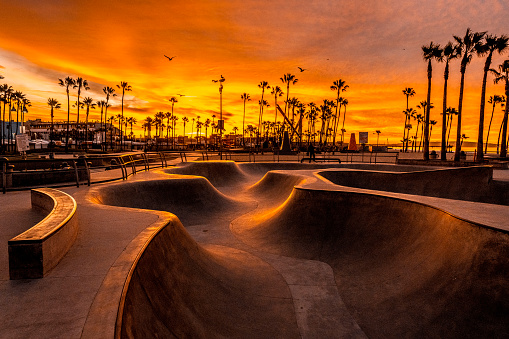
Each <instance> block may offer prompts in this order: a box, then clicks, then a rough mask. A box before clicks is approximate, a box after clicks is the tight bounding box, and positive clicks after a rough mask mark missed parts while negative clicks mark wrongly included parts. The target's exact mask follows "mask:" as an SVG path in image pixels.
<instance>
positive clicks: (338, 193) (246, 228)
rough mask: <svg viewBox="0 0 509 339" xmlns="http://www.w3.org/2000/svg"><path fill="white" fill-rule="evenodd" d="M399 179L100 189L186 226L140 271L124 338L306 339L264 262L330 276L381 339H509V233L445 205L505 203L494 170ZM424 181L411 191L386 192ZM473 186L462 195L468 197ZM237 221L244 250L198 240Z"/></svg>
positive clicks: (201, 174) (293, 172) (201, 176)
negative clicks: (294, 261)
mask: <svg viewBox="0 0 509 339" xmlns="http://www.w3.org/2000/svg"><path fill="white" fill-rule="evenodd" d="M391 167H392V166H387V167H384V168H381V167H373V166H371V167H370V166H369V165H364V166H359V165H355V166H354V165H352V166H348V165H339V166H337V165H336V166H319V165H313V166H306V164H303V165H302V166H300V165H296V164H235V163H231V162H220V163H188V164H185V165H183V166H180V167H176V168H174V169H170V170H167V171H165V172H166V173H165V175H167V176H168V177H167V178H166V179H157V180H147V181H134V182H125V183H120V184H109V185H105V186H103V187H102V188H100V189H98V190H96V192H95V193H94V196H93V198H92V200H94V201H95V202H97V203H102V204H106V205H116V206H123V207H129V208H143V209H158V210H163V211H167V212H170V213H174V214H175V215H176V217H175V216H173V215H172V216H171V217H169V219H168V222H167V223H166V224H165V225H164V226H163V227H161V228H159V229H157V230H155V231H154V234H153V236H152V237H151V238H150V240H149V241H147V243H146V244H145V245H144V246H143V248H142V249H141V250H140V253H139V254H138V255H137V257H136V260H135V261H134V263H133V266H132V269H131V271H130V273H129V276H128V277H127V278H126V283H125V286H124V292H123V294H122V299H121V300H120V301H119V304H120V307H119V310H118V317H117V327H116V336H117V337H147V336H150V337H154V336H157V337H201V338H205V337H207V338H217V337H237V338H241V337H242V338H246V337H250V338H253V337H256V338H269V337H270V338H276V337H277V338H283V337H284V338H300V337H301V334H300V333H299V327H298V326H297V320H296V316H295V306H294V301H293V299H292V293H291V291H290V290H289V288H288V286H287V284H286V282H285V279H284V278H283V277H282V276H281V274H280V273H279V272H278V271H277V270H276V269H274V268H273V267H272V266H271V265H270V264H268V263H267V262H265V261H264V260H262V259H261V258H260V256H258V255H257V253H259V252H263V253H270V254H273V255H278V256H285V257H293V258H302V259H306V260H316V261H321V262H324V263H326V264H328V265H329V266H330V267H331V269H332V271H333V274H334V279H335V283H336V286H337V289H338V291H339V294H340V296H341V298H342V300H343V302H344V304H345V305H346V307H347V309H348V311H349V313H350V314H351V316H352V317H353V319H354V320H355V322H356V323H357V324H358V326H359V327H360V329H362V332H363V333H364V334H365V335H366V336H367V337H373V338H387V337H390V338H396V337H447V338H460V337H461V338H464V337H472V338H474V337H475V338H478V337H493V338H497V337H500V338H503V337H508V336H509V321H508V320H509V317H508V315H509V273H508V272H509V234H508V231H507V228H506V229H498V228H495V227H491V226H489V225H484V224H481V223H476V222H473V221H469V220H467V219H466V218H463V217H462V216H461V215H459V216H456V215H453V214H451V213H449V212H446V211H445V210H443V209H441V208H440V207H437V206H439V205H440V203H441V202H443V201H446V200H448V199H459V198H461V197H466V199H463V200H470V201H498V202H499V203H500V202H503V201H504V199H505V198H503V197H502V198H501V197H494V196H493V194H494V193H493V192H497V190H494V189H493V188H491V187H490V185H492V184H493V183H492V181H493V180H492V176H491V173H492V172H490V171H491V169H486V168H473V169H471V170H470V171H469V170H468V169H461V170H460V171H455V172H454V171H452V170H444V169H436V170H429V171H422V168H415V171H414V172H412V168H406V169H405V170H404V171H402V170H401V167H399V169H396V168H394V167H392V168H391ZM320 168H322V169H323V168H327V169H325V170H322V169H320ZM393 172H399V173H397V174H395V173H393ZM424 172H425V173H424ZM170 173H174V174H170ZM175 173H176V174H175ZM398 174H399V175H403V176H406V177H405V178H403V179H402V180H404V181H405V185H402V184H401V183H398V180H400V179H398V177H395V175H398ZM205 176H208V177H210V179H209V178H206V177H205ZM355 178H357V179H359V180H358V181H357V182H355ZM399 178H401V176H400V177H399ZM471 178H478V180H477V181H475V182H473V181H472V180H471ZM208 179H209V180H208ZM451 180H456V181H455V182H453V183H451ZM391 182H393V186H392V187H391V185H390V183H391ZM412 182H414V183H416V185H414V190H413V191H411V192H400V193H401V194H394V193H391V194H386V192H398V191H401V190H403V189H404V187H406V186H407V184H411V183H412ZM423 182H424V183H423ZM426 182H428V185H434V186H433V187H434V189H432V190H429V186H428V185H426ZM465 182H466V183H468V184H467V185H471V186H470V188H469V193H467V194H461V192H462V191H461V190H457V188H456V187H455V185H456V184H458V183H463V185H465V184H464V183H465ZM212 183H215V185H218V188H220V190H221V191H220V190H218V189H217V188H216V187H214V185H213V184H212ZM377 185H378V186H377ZM398 185H399V186H398ZM384 191H385V192H384ZM437 191H440V192H438V193H437ZM222 192H228V193H222ZM430 192H431V193H430ZM403 193H405V194H403ZM406 194H412V198H410V197H409V196H407V195H406ZM421 194H422V195H428V196H434V197H436V198H434V199H435V200H434V204H433V205H430V204H427V203H423V202H420V201H419V195H421ZM246 197H251V198H252V199H255V200H256V201H258V203H259V204H258V205H256V204H255V205H254V206H255V207H253V204H252V203H250V202H248V201H247V200H246V201H244V199H247V198H246ZM444 198H446V199H444ZM261 202H263V203H261ZM256 206H258V207H256ZM497 208H500V209H504V208H507V207H506V206H503V204H501V205H499V206H498V207H497ZM211 211H214V212H211ZM228 213H230V214H231V215H232V217H231V218H230V219H229V220H228V221H227V225H226V226H225V227H226V229H229V231H230V232H231V234H232V235H234V237H235V238H236V239H238V240H239V241H240V242H241V243H242V244H244V246H240V245H239V246H238V247H239V248H236V247H235V246H224V245H221V244H214V243H199V242H197V241H196V240H195V239H193V237H191V236H190V234H189V233H188V231H187V230H186V228H185V227H187V225H186V223H188V222H189V223H196V222H197V221H199V220H200V219H203V218H206V219H207V220H208V222H209V223H214V222H215V220H218V221H217V222H218V223H219V220H220V219H221V218H219V217H218V215H219V214H220V215H222V216H224V215H225V214H228ZM177 217H178V218H177ZM179 219H181V220H182V223H181V221H180V220H179ZM211 242H213V241H211Z"/></svg>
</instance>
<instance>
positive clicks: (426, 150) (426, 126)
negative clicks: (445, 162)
mask: <svg viewBox="0 0 509 339" xmlns="http://www.w3.org/2000/svg"><path fill="white" fill-rule="evenodd" d="M431 77H432V68H431V59H430V60H428V96H427V102H428V104H427V105H426V114H425V117H424V147H423V158H424V160H429V115H430V110H431ZM421 138H422V133H421Z"/></svg>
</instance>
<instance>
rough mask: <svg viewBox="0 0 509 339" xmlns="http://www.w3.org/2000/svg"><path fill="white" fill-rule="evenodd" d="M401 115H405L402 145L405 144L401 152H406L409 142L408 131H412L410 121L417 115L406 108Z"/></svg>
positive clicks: (411, 109)
mask: <svg viewBox="0 0 509 339" xmlns="http://www.w3.org/2000/svg"><path fill="white" fill-rule="evenodd" d="M403 114H405V121H406V122H407V123H406V124H405V131H404V132H403V143H404V144H405V146H404V149H403V151H404V152H406V151H408V142H409V140H410V130H411V129H412V124H411V123H410V121H411V120H410V119H412V118H413V117H414V116H415V114H417V111H416V110H415V109H413V108H407V109H406V110H404V111H403Z"/></svg>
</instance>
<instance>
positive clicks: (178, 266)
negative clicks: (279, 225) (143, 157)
mask: <svg viewBox="0 0 509 339" xmlns="http://www.w3.org/2000/svg"><path fill="white" fill-rule="evenodd" d="M117 324H118V325H119V326H120V327H118V328H117V337H122V338H298V337H299V332H298V328H297V324H296V319H295V316H294V306H293V301H292V298H291V293H290V291H289V288H288V286H287V285H286V282H285V280H284V279H283V278H282V277H281V276H280V275H279V273H278V272H277V271H276V270H275V269H274V268H272V266H270V265H268V264H267V263H265V262H264V261H262V260H261V259H259V258H257V257H254V256H252V255H250V254H248V253H247V252H244V251H240V250H235V249H231V248H228V247H222V246H212V245H211V246H206V247H205V248H203V247H201V246H199V245H198V244H197V243H196V242H195V241H194V240H193V239H191V238H190V236H189V235H188V233H187V232H186V230H185V229H184V228H183V226H182V224H181V223H180V222H179V221H178V219H177V218H174V219H173V220H172V221H171V222H170V223H169V224H168V225H167V226H166V227H164V228H162V229H161V230H160V232H158V233H157V234H156V235H155V236H154V238H153V239H152V240H151V241H150V243H149V244H148V245H147V246H146V248H145V249H144V251H143V253H142V255H141V257H140V258H139V259H138V261H137V263H136V264H135V266H134V269H133V270H132V271H131V273H130V277H129V278H128V282H127V283H126V286H125V287H124V304H123V305H122V306H121V308H120V310H119V318H118V319H117Z"/></svg>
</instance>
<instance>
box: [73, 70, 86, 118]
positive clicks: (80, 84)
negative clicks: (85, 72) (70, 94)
mask: <svg viewBox="0 0 509 339" xmlns="http://www.w3.org/2000/svg"><path fill="white" fill-rule="evenodd" d="M73 88H74V89H76V88H77V89H78V102H79V101H80V95H81V89H82V88H83V89H84V90H86V91H88V90H89V89H90V87H88V81H87V80H85V79H83V78H81V77H78V78H76V80H75V84H74V86H73ZM76 122H77V123H78V124H79V123H80V106H79V105H78V116H77V118H76Z"/></svg>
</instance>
